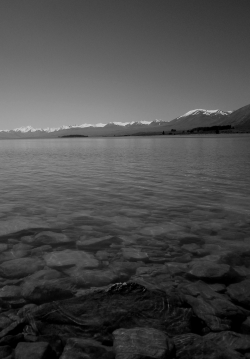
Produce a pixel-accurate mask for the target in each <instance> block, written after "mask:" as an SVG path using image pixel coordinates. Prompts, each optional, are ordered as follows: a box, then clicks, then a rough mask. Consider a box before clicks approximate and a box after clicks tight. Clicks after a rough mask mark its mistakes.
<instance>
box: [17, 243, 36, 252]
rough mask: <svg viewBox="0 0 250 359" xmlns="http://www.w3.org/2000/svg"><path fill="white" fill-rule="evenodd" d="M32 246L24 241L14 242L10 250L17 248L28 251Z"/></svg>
mask: <svg viewBox="0 0 250 359" xmlns="http://www.w3.org/2000/svg"><path fill="white" fill-rule="evenodd" d="M32 248H33V246H31V245H29V244H26V243H17V244H14V246H13V247H12V250H14V251H17V250H26V251H30V250H31V249H32Z"/></svg>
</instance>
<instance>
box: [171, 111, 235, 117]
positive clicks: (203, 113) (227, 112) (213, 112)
mask: <svg viewBox="0 0 250 359" xmlns="http://www.w3.org/2000/svg"><path fill="white" fill-rule="evenodd" d="M232 112H233V111H221V110H204V109H201V108H199V109H196V110H191V111H188V112H186V113H185V114H184V115H182V116H179V117H177V119H178V118H182V117H187V116H190V115H193V116H194V115H200V114H202V115H206V116H211V115H216V114H217V115H222V116H227V115H230V114H231V113H232Z"/></svg>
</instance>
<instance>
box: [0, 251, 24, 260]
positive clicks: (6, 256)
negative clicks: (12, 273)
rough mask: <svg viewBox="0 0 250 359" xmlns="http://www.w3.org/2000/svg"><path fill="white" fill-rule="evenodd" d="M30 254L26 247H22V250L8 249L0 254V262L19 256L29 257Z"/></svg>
mask: <svg viewBox="0 0 250 359" xmlns="http://www.w3.org/2000/svg"><path fill="white" fill-rule="evenodd" d="M28 255H29V251H27V250H24V249H20V250H15V251H14V250H8V251H6V252H2V253H1V254H0V263H2V262H6V261H11V260H13V259H17V258H23V257H27V256H28Z"/></svg>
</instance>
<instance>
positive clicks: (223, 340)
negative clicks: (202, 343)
mask: <svg viewBox="0 0 250 359" xmlns="http://www.w3.org/2000/svg"><path fill="white" fill-rule="evenodd" d="M204 338H205V339H209V340H211V341H212V342H214V343H216V344H218V345H221V346H224V347H226V348H229V349H233V350H237V351H239V352H242V353H244V352H250V336H249V335H244V334H239V333H235V332H231V331H226V332H221V333H209V334H207V335H205V337H204Z"/></svg>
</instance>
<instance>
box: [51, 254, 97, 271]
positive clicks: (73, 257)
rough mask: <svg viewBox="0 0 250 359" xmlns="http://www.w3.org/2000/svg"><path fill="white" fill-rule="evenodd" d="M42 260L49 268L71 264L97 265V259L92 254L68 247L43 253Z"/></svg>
mask: <svg viewBox="0 0 250 359" xmlns="http://www.w3.org/2000/svg"><path fill="white" fill-rule="evenodd" d="M44 260H45V262H46V264H47V266H48V267H51V268H67V267H73V266H77V267H85V268H96V267H98V265H99V262H98V260H97V259H95V257H94V256H93V255H92V254H90V253H87V252H84V251H74V250H70V249H65V250H64V251H59V252H51V253H48V254H45V255H44Z"/></svg>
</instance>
